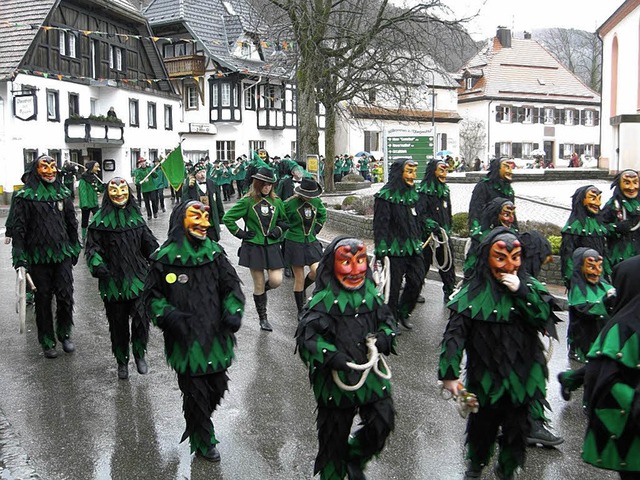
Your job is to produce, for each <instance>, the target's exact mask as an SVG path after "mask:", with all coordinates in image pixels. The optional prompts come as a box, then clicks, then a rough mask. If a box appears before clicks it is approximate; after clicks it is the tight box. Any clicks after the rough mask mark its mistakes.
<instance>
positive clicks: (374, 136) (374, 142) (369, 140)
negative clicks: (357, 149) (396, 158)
mask: <svg viewBox="0 0 640 480" xmlns="http://www.w3.org/2000/svg"><path fill="white" fill-rule="evenodd" d="M363 150H364V151H365V152H371V151H377V150H380V132H370V131H366V130H365V132H364V145H363Z"/></svg>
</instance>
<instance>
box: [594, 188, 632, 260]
mask: <svg viewBox="0 0 640 480" xmlns="http://www.w3.org/2000/svg"><path fill="white" fill-rule="evenodd" d="M602 218H603V221H604V222H605V223H607V224H609V227H610V229H609V237H608V238H607V246H608V256H609V262H610V263H611V266H613V265H616V264H618V263H620V262H621V261H623V260H625V259H627V258H631V257H633V256H635V255H638V254H640V228H635V227H637V225H638V224H639V223H640V200H639V199H638V198H627V197H625V196H624V194H623V193H622V192H621V191H620V188H619V187H616V189H615V190H614V193H613V196H612V197H611V198H610V199H609V201H608V202H607V203H606V205H605V206H604V208H603V209H602ZM623 220H626V223H628V224H629V225H626V228H622V227H623V225H625V222H624V221H623ZM632 228H635V230H631V229H632Z"/></svg>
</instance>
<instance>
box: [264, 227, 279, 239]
mask: <svg viewBox="0 0 640 480" xmlns="http://www.w3.org/2000/svg"><path fill="white" fill-rule="evenodd" d="M281 236H282V229H281V228H280V227H273V228H272V229H271V230H269V232H268V233H267V238H271V239H272V240H277V239H279V238H280V237H281Z"/></svg>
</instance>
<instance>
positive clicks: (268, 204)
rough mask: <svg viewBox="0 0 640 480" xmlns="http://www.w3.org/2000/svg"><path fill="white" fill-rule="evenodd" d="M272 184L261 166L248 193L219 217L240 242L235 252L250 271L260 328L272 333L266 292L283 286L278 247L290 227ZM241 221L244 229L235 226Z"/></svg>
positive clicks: (271, 176)
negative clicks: (265, 273)
mask: <svg viewBox="0 0 640 480" xmlns="http://www.w3.org/2000/svg"><path fill="white" fill-rule="evenodd" d="M274 183H276V177H275V174H274V172H273V170H272V169H270V168H269V167H262V168H261V169H260V170H258V172H257V173H256V174H255V175H253V183H252V184H251V188H250V189H249V192H248V193H247V194H246V195H245V196H244V197H242V198H241V199H240V200H238V201H237V202H236V203H235V205H234V206H233V207H231V209H230V210H229V211H228V212H227V213H225V215H224V217H223V218H222V221H223V222H224V224H225V225H226V227H227V229H228V230H229V232H230V233H231V234H232V235H234V236H236V237H238V238H240V239H242V245H241V246H240V250H239V252H238V257H239V263H240V265H241V266H243V267H247V268H249V271H250V272H251V278H252V280H253V301H254V303H255V304H256V310H257V312H258V317H259V319H260V328H261V329H262V330H264V331H266V332H270V331H272V330H273V328H272V327H271V324H270V323H269V319H268V317H267V291H269V290H271V289H274V288H277V287H279V286H280V284H281V283H282V271H283V269H284V259H283V258H282V250H281V246H280V245H281V243H282V241H283V239H284V232H285V231H286V230H287V228H289V225H288V224H287V214H286V211H285V208H284V203H283V202H282V200H280V199H279V198H278V196H277V195H276V194H275V193H274V192H273V185H274ZM241 219H242V220H243V221H244V225H245V228H244V229H242V228H240V227H238V221H239V220H241ZM265 270H266V271H267V278H266V279H265V275H264V271H265Z"/></svg>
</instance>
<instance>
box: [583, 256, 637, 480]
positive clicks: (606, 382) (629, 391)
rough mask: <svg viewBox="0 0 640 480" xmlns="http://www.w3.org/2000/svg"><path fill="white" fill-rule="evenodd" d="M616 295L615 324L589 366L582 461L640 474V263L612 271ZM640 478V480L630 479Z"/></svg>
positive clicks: (606, 331) (634, 260)
mask: <svg viewBox="0 0 640 480" xmlns="http://www.w3.org/2000/svg"><path fill="white" fill-rule="evenodd" d="M612 278H613V285H614V287H615V288H616V291H617V299H616V303H615V310H614V313H613V314H612V316H611V319H610V320H609V322H608V323H607V325H605V327H604V328H603V329H602V331H601V332H600V334H599V335H598V338H597V339H596V341H595V342H594V343H593V346H592V347H591V350H590V351H589V354H588V359H589V362H588V363H587V364H586V366H585V369H586V375H585V386H584V403H585V413H586V415H587V418H588V425H587V429H586V434H585V437H584V443H583V445H582V459H583V460H584V461H585V462H587V463H590V464H591V465H593V466H595V467H598V468H603V469H609V470H616V471H619V472H635V473H636V475H638V474H640V367H639V366H640V322H638V312H639V311H640V290H638V282H639V281H640V257H638V256H636V257H633V258H631V259H628V260H625V261H623V262H621V263H619V264H618V265H616V267H615V268H614V271H613V275H612ZM628 478H637V477H628Z"/></svg>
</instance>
